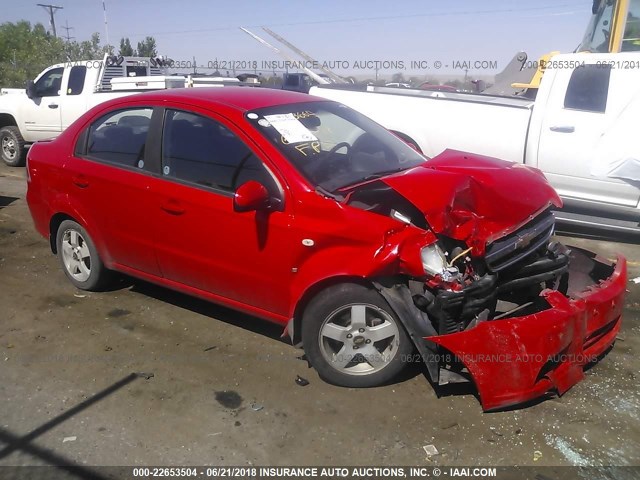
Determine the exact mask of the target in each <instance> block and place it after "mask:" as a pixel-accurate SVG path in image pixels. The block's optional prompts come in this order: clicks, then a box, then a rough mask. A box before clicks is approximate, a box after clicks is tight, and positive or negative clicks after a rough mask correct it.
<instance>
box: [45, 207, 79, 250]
mask: <svg viewBox="0 0 640 480" xmlns="http://www.w3.org/2000/svg"><path fill="white" fill-rule="evenodd" d="M65 220H71V221H73V222H76V223H77V224H78V225H82V222H80V221H78V219H76V218H73V217H72V216H71V215H68V214H66V213H56V214H55V215H53V217H51V220H49V246H50V247H51V253H53V254H54V255H57V254H58V246H57V245H56V236H57V234H58V229H59V228H60V225H61V224H62V222H64V221H65Z"/></svg>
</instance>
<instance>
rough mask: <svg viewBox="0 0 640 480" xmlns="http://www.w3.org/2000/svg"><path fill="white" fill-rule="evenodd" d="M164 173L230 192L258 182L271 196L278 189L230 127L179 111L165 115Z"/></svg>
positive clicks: (170, 111)
mask: <svg viewBox="0 0 640 480" xmlns="http://www.w3.org/2000/svg"><path fill="white" fill-rule="evenodd" d="M162 173H163V175H164V176H165V177H170V178H175V179H177V180H182V181H185V182H189V183H194V184H197V185H200V186H203V187H209V188H214V189H216V190H223V191H227V192H232V191H235V190H236V189H237V188H238V187H239V186H240V185H242V184H243V183H245V182H247V181H249V180H256V181H258V182H260V183H262V184H263V185H264V186H265V187H266V188H267V189H268V190H269V191H270V192H272V193H275V192H276V191H277V186H276V184H275V181H274V180H273V178H272V177H271V174H270V173H269V172H268V171H267V169H266V168H265V166H264V165H263V164H262V161H261V160H260V159H259V158H258V157H256V155H255V154H254V153H253V151H252V150H251V149H250V148H249V147H248V146H247V145H246V144H245V143H244V142H243V141H242V140H240V139H239V138H238V137H237V136H236V135H235V134H234V133H233V132H231V131H230V130H229V129H228V128H227V127H225V126H224V125H222V124H221V123H219V122H216V121H215V120H213V119H211V118H208V117H204V116H201V115H196V114H194V113H189V112H183V111H179V110H167V111H166V113H165V121H164V132H163V137H162Z"/></svg>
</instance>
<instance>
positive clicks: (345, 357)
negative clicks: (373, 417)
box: [318, 304, 399, 375]
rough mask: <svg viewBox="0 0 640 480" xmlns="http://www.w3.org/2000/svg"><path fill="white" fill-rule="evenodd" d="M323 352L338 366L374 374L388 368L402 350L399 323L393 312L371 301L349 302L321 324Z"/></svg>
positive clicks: (341, 369)
mask: <svg viewBox="0 0 640 480" xmlns="http://www.w3.org/2000/svg"><path fill="white" fill-rule="evenodd" d="M318 340H319V344H320V345H319V346H320V353H321V354H322V356H323V357H324V359H325V360H326V361H327V362H328V363H329V364H330V365H331V366H332V367H333V368H335V369H336V370H338V371H339V372H341V373H346V374H348V375H370V374H371V373H374V372H377V371H380V370H382V369H383V368H385V366H387V365H388V364H389V362H391V360H393V358H394V357H395V356H396V354H397V352H398V343H399V331H398V325H397V324H396V322H395V320H394V319H393V317H391V315H389V314H388V313H387V312H385V311H384V310H383V309H381V308H379V307H377V306H375V305H371V304H350V305H345V306H342V307H340V308H338V309H337V310H335V311H334V312H332V313H331V314H330V315H329V316H328V317H327V318H326V320H325V321H324V322H323V324H322V326H321V327H320V335H319V338H318Z"/></svg>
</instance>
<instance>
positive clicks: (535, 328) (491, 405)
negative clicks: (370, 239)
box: [425, 248, 627, 411]
mask: <svg viewBox="0 0 640 480" xmlns="http://www.w3.org/2000/svg"><path fill="white" fill-rule="evenodd" d="M572 251H573V254H572V255H573V258H572V260H571V264H570V268H569V295H568V297H569V298H568V297H567V296H565V295H563V294H561V293H560V292H558V291H553V290H547V291H544V292H542V294H541V295H542V296H543V297H544V298H545V299H546V301H547V302H548V304H549V308H547V309H545V310H543V311H540V312H538V313H535V314H531V315H526V316H522V317H516V318H509V319H501V320H492V321H486V322H482V323H480V324H478V325H477V326H475V327H473V328H471V329H470V330H467V331H464V332H459V333H454V334H450V335H442V336H432V337H426V338H425V340H428V341H431V342H433V343H435V344H437V345H440V346H441V347H444V349H446V350H447V351H448V352H450V353H452V354H453V355H454V356H455V357H457V359H458V360H459V361H461V362H462V363H463V364H464V366H465V367H466V368H467V370H468V371H469V374H470V375H471V377H472V378H473V381H474V382H475V385H476V387H477V389H478V393H479V395H480V401H481V403H482V408H483V409H484V410H485V411H488V410H496V409H501V408H504V407H508V406H511V405H516V404H519V403H523V402H526V401H528V400H532V399H535V398H537V397H540V396H542V395H544V394H545V393H547V392H552V391H554V392H557V393H558V394H559V395H562V394H563V393H564V392H566V391H567V390H569V389H570V388H571V387H572V386H573V385H575V384H576V383H578V382H579V381H580V380H582V378H583V377H584V366H585V365H586V364H588V363H592V362H594V361H596V360H597V359H598V356H599V355H601V354H602V353H604V352H605V351H606V350H607V349H608V348H609V347H610V346H611V345H612V344H613V343H614V341H615V338H616V335H617V333H618V331H619V330H620V325H621V321H622V316H621V315H622V309H623V306H624V294H625V289H626V279H627V264H626V260H625V259H624V258H623V257H618V259H617V261H616V262H615V266H614V265H613V264H611V263H610V262H608V261H606V260H603V259H599V258H598V257H596V255H595V254H592V253H590V252H587V251H584V250H581V249H577V248H572Z"/></svg>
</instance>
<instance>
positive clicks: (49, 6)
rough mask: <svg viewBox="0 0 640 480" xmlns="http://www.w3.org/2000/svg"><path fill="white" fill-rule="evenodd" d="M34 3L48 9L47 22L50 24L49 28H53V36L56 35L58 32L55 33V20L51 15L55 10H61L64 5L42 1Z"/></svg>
mask: <svg viewBox="0 0 640 480" xmlns="http://www.w3.org/2000/svg"><path fill="white" fill-rule="evenodd" d="M36 5H38V6H39V7H42V8H44V9H46V10H48V11H49V24H50V25H51V30H53V36H54V37H57V36H58V34H57V33H56V20H55V18H54V17H53V16H54V14H55V13H56V10H62V9H63V8H64V7H58V6H56V5H49V4H44V3H38V4H36Z"/></svg>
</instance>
